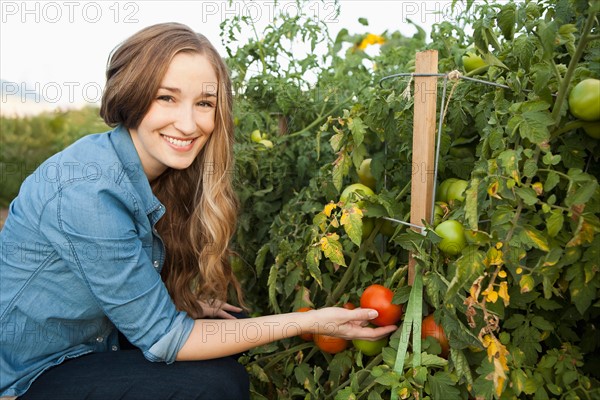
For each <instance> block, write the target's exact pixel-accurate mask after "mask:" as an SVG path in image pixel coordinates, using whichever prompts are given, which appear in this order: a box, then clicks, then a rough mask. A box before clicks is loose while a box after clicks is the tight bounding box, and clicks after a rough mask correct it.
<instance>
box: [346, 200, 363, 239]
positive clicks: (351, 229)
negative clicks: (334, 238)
mask: <svg viewBox="0 0 600 400" xmlns="http://www.w3.org/2000/svg"><path fill="white" fill-rule="evenodd" d="M362 215H363V213H362V210H361V209H360V208H358V207H356V206H352V207H348V208H346V207H345V208H344V211H342V216H341V218H340V223H341V224H342V225H343V226H344V230H345V231H346V234H348V237H349V238H350V240H352V242H353V243H354V244H356V245H357V246H360V243H361V241H362V230H363V221H362Z"/></svg>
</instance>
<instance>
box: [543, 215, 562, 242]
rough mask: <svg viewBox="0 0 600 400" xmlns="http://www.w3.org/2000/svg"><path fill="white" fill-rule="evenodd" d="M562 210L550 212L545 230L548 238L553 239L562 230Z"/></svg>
mask: <svg viewBox="0 0 600 400" xmlns="http://www.w3.org/2000/svg"><path fill="white" fill-rule="evenodd" d="M564 220H565V218H564V216H563V213H562V210H552V211H551V212H550V216H549V217H548V219H547V220H546V229H547V230H548V235H550V237H555V236H556V235H558V233H559V232H560V231H561V230H562V227H563V223H564Z"/></svg>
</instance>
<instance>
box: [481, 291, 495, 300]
mask: <svg viewBox="0 0 600 400" xmlns="http://www.w3.org/2000/svg"><path fill="white" fill-rule="evenodd" d="M481 294H482V295H484V296H485V297H486V300H487V301H491V302H492V303H495V302H496V301H498V292H496V291H495V290H493V289H486V290H484V291H483V292H481Z"/></svg>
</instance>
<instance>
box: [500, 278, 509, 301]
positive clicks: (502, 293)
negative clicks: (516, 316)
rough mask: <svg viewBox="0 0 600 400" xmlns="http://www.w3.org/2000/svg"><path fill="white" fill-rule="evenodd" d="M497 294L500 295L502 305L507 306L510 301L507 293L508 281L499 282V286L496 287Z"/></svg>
mask: <svg viewBox="0 0 600 400" xmlns="http://www.w3.org/2000/svg"><path fill="white" fill-rule="evenodd" d="M505 274H506V273H505ZM498 296H500V298H501V299H502V300H503V301H504V306H505V307H508V304H509V303H510V296H509V295H508V283H507V282H500V288H499V289H498Z"/></svg>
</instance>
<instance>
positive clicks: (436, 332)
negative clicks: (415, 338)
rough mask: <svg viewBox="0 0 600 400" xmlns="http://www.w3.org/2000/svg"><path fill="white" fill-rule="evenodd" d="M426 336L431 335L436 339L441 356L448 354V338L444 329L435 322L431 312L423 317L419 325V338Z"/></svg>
mask: <svg viewBox="0 0 600 400" xmlns="http://www.w3.org/2000/svg"><path fill="white" fill-rule="evenodd" d="M426 337H432V338H434V339H435V340H437V341H438V342H439V344H440V346H441V347H442V354H441V355H442V357H447V356H448V350H450V345H449V344H448V338H446V333H445V332H444V329H443V328H442V327H441V326H440V325H438V324H436V323H435V320H434V318H433V314H430V315H428V316H426V317H425V318H424V319H423V325H422V326H421V339H425V338H426Z"/></svg>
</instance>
